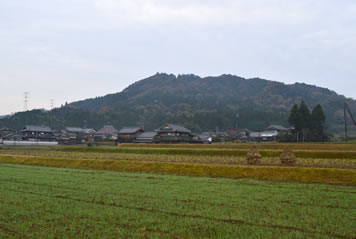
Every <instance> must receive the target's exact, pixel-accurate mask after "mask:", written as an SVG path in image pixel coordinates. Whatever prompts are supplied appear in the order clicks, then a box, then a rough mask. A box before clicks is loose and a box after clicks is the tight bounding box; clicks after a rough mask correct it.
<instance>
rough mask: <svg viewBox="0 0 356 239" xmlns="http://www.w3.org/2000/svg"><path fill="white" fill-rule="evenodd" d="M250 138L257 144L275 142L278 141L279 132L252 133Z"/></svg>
mask: <svg viewBox="0 0 356 239" xmlns="http://www.w3.org/2000/svg"><path fill="white" fill-rule="evenodd" d="M250 138H251V139H252V140H254V141H256V142H273V141H277V139H278V131H277V130H272V131H262V132H252V133H250Z"/></svg>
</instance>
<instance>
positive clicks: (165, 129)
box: [156, 124, 191, 133]
mask: <svg viewBox="0 0 356 239" xmlns="http://www.w3.org/2000/svg"><path fill="white" fill-rule="evenodd" d="M156 131H158V132H183V133H191V131H190V130H189V129H187V128H185V127H183V126H180V125H177V124H166V125H164V126H162V127H160V128H159V129H157V130H156Z"/></svg>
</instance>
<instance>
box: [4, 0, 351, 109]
mask: <svg viewBox="0 0 356 239" xmlns="http://www.w3.org/2000/svg"><path fill="white" fill-rule="evenodd" d="M0 56H1V57H0V83H1V84H0V85H1V88H0V89H1V91H0V94H1V101H0V114H7V113H11V112H16V111H21V110H23V92H25V91H28V92H30V96H29V103H28V104H29V105H28V107H29V109H32V108H49V107H50V100H51V99H54V105H55V106H60V105H61V104H64V103H65V102H66V101H67V102H72V101H76V100H81V99H85V98H91V97H95V96H102V95H105V94H108V93H114V92H119V91H121V90H123V89H124V88H126V87H127V86H128V85H130V84H131V83H133V82H135V81H138V80H140V79H143V78H146V77H148V76H151V75H153V74H155V73H156V72H166V73H173V74H183V73H193V74H197V75H200V76H217V75H221V74H234V75H238V76H242V77H246V78H251V77H260V78H264V79H268V80H274V81H280V82H284V83H287V84H293V83H295V82H304V83H307V84H312V85H318V86H322V87H327V88H329V89H332V90H335V91H336V92H337V93H340V94H343V95H346V96H347V97H352V98H356V1H355V0H337V1H336V0H0Z"/></svg>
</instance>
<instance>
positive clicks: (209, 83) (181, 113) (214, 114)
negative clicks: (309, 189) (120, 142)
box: [0, 74, 356, 132]
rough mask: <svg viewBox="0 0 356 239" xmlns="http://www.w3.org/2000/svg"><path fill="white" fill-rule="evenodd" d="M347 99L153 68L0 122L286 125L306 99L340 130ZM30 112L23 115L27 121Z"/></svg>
mask: <svg viewBox="0 0 356 239" xmlns="http://www.w3.org/2000/svg"><path fill="white" fill-rule="evenodd" d="M345 99H346V98H345V97H344V96H341V95H338V94H337V93H335V92H334V91H331V90H328V89H325V88H320V87H316V86H311V85H306V84H300V83H296V84H293V85H286V84H283V83H280V82H274V81H267V80H263V79H258V78H254V79H244V78H241V77H237V76H232V75H222V76H219V77H205V78H201V77H199V76H196V75H179V76H174V75H168V74H156V75H154V76H151V77H149V78H147V79H144V80H141V81H138V82H136V83H134V84H132V85H130V86H129V87H127V88H126V89H125V90H123V91H122V92H120V93H116V94H109V95H106V96H103V97H98V98H93V99H87V100H83V101H78V102H74V103H71V104H69V105H67V106H65V107H62V108H59V109H55V110H53V111H51V112H48V113H44V112H41V113H31V112H24V113H21V115H22V116H19V115H17V116H16V115H15V116H13V117H12V118H10V119H6V120H4V119H3V120H0V127H2V126H7V127H11V126H12V125H14V122H15V121H16V122H17V123H16V126H18V125H19V122H20V121H21V118H24V117H25V115H28V116H30V114H31V117H34V118H36V117H37V120H39V121H40V122H33V123H37V124H39V123H42V124H47V125H50V126H52V127H53V128H58V127H63V126H64V124H65V125H66V126H81V127H82V126H83V124H86V126H87V127H94V128H100V127H101V126H102V125H104V124H107V123H109V124H112V125H114V126H115V127H117V128H120V127H123V126H130V125H144V126H145V128H146V129H148V130H151V129H155V128H157V127H159V126H160V125H162V124H164V123H166V122H171V123H178V124H182V125H184V126H186V127H188V128H191V129H192V130H194V131H197V132H199V131H205V130H214V131H215V130H216V129H217V128H218V129H219V130H224V129H228V128H232V127H235V126H236V124H238V126H239V127H244V128H250V129H253V130H258V129H261V128H264V127H266V126H268V125H269V124H281V125H284V126H288V123H287V118H288V114H289V112H290V110H291V108H292V106H293V105H294V104H299V103H300V101H301V100H304V101H305V103H306V104H307V105H308V106H309V108H310V109H311V108H312V107H314V106H315V105H317V104H321V105H322V107H323V109H324V111H325V113H326V116H327V123H328V126H329V129H331V130H333V131H334V130H338V131H341V130H342V121H343V102H344V100H345ZM347 101H348V103H349V105H350V108H351V110H352V111H353V112H356V101H355V100H351V99H348V100H347ZM36 114H37V116H36ZM38 115H41V117H40V118H41V119H38ZM74 115H75V117H74ZM237 115H239V118H237V117H236V116H237ZM31 117H28V118H27V121H31V120H30V118H31ZM84 122H85V123H84ZM26 123H32V122H26ZM5 124H6V125H5Z"/></svg>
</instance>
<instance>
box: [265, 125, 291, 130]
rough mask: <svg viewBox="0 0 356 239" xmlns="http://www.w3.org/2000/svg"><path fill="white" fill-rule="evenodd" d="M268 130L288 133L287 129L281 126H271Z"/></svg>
mask: <svg viewBox="0 0 356 239" xmlns="http://www.w3.org/2000/svg"><path fill="white" fill-rule="evenodd" d="M266 129H267V130H279V131H288V129H287V128H285V127H283V126H280V125H270V126H268V127H267V128H266Z"/></svg>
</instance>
